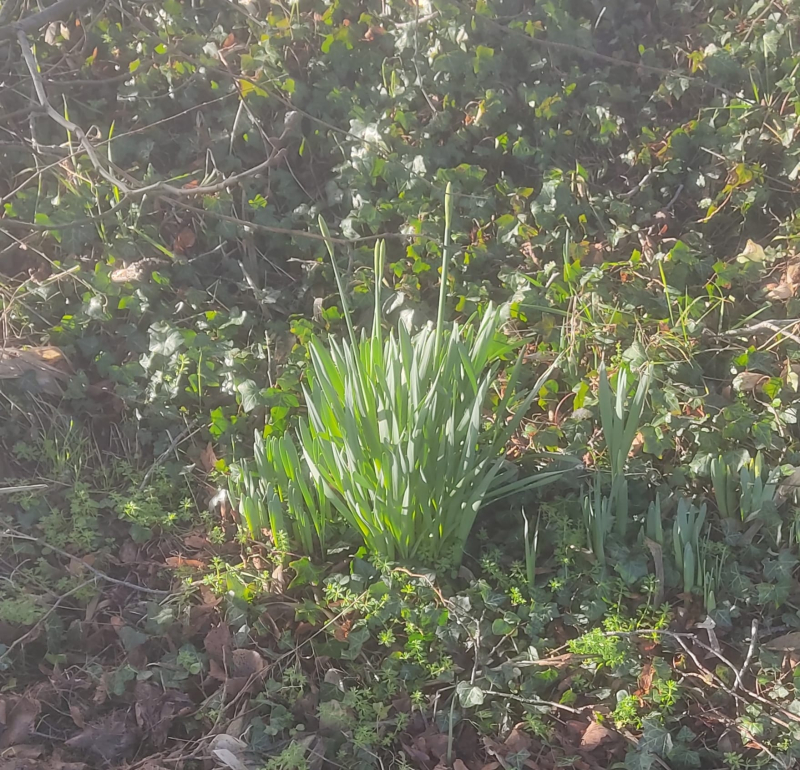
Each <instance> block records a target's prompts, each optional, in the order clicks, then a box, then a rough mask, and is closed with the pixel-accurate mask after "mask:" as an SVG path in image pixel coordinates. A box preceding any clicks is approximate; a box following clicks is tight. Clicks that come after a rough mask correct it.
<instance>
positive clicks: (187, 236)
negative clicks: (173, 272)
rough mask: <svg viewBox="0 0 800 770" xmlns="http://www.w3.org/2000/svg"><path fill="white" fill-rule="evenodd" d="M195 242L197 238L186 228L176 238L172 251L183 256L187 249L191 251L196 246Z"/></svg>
mask: <svg viewBox="0 0 800 770" xmlns="http://www.w3.org/2000/svg"><path fill="white" fill-rule="evenodd" d="M195 240H197V238H196V236H195V234H194V232H193V231H192V230H190V229H189V228H188V227H186V228H184V229H183V230H181V231H180V232H179V233H178V234H177V235H176V236H175V240H174V241H173V242H172V250H173V251H175V252H177V253H178V254H183V253H184V252H185V251H186V250H187V249H191V248H192V246H194V242H195Z"/></svg>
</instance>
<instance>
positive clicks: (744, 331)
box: [717, 318, 800, 345]
mask: <svg viewBox="0 0 800 770" xmlns="http://www.w3.org/2000/svg"><path fill="white" fill-rule="evenodd" d="M798 324H800V318H787V319H783V320H777V321H759V322H758V323H756V324H752V325H751V326H742V327H741V328H739V329H730V330H728V331H726V332H720V333H719V334H717V337H747V336H749V335H751V334H758V333H759V332H772V333H773V334H783V335H785V336H786V337H788V338H789V339H790V340H792V341H793V342H796V343H797V344H798V345H800V337H798V336H797V335H796V334H793V333H792V332H790V331H787V329H788V328H790V327H792V326H797V325H798Z"/></svg>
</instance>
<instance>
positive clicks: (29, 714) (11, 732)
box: [0, 696, 42, 750]
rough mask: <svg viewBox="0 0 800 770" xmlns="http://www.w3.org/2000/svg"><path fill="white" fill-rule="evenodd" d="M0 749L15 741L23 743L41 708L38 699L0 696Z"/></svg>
mask: <svg viewBox="0 0 800 770" xmlns="http://www.w3.org/2000/svg"><path fill="white" fill-rule="evenodd" d="M0 702H2V704H3V706H2V710H0V715H2V719H0V750H2V749H7V748H9V747H11V746H14V745H15V744H17V743H24V742H25V739H26V738H27V737H28V736H29V735H30V734H31V733H32V732H33V727H34V725H35V724H36V720H37V718H38V717H39V712H40V711H41V710H42V704H41V703H39V701H38V700H35V699H33V698H27V697H24V696H23V697H14V696H5V697H2V698H0Z"/></svg>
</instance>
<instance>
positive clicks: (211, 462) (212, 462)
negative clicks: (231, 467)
mask: <svg viewBox="0 0 800 770" xmlns="http://www.w3.org/2000/svg"><path fill="white" fill-rule="evenodd" d="M200 467H201V468H202V469H203V470H204V471H205V472H206V473H210V472H211V471H213V470H214V468H216V467H217V456H216V454H214V447H213V446H212V445H211V442H210V441H209V442H208V444H206V447H205V449H202V450H201V451H200Z"/></svg>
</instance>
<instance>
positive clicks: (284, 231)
mask: <svg viewBox="0 0 800 770" xmlns="http://www.w3.org/2000/svg"><path fill="white" fill-rule="evenodd" d="M161 199H162V200H164V201H166V202H168V203H173V204H175V205H177V206H181V207H182V208H185V209H186V210H187V211H194V212H196V213H198V214H204V215H205V216H210V217H215V218H216V219H221V220H222V221H223V222H233V223H234V224H237V225H240V226H241V227H245V228H251V229H252V230H260V231H262V232H265V233H277V234H278V235H290V236H293V237H294V236H298V237H300V238H310V239H311V240H313V241H324V240H326V239H325V237H324V236H322V235H320V234H319V233H315V232H312V231H310V230H290V229H288V228H286V227H272V226H271V225H261V224H259V223H258V222H248V221H247V220H246V219H239V218H238V217H232V216H229V215H228V214H220V213H219V212H217V211H212V210H211V209H208V210H206V209H200V208H197V206H192V205H191V204H189V203H186V202H185V201H183V200H175V199H174V198H169V197H167V196H166V195H165V196H161ZM0 221H2V220H0ZM9 221H10V220H9ZM390 238H391V239H403V238H409V239H414V238H423V239H427V240H429V241H434V242H435V241H436V239H435V238H430V237H428V236H427V235H423V234H422V233H410V234H404V233H378V234H377V235H363V236H360V237H358V238H331V239H330V240H331V242H332V243H337V244H341V245H342V246H353V245H355V244H358V243H369V242H374V241H378V240H381V239H387V240H388V239H390Z"/></svg>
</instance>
